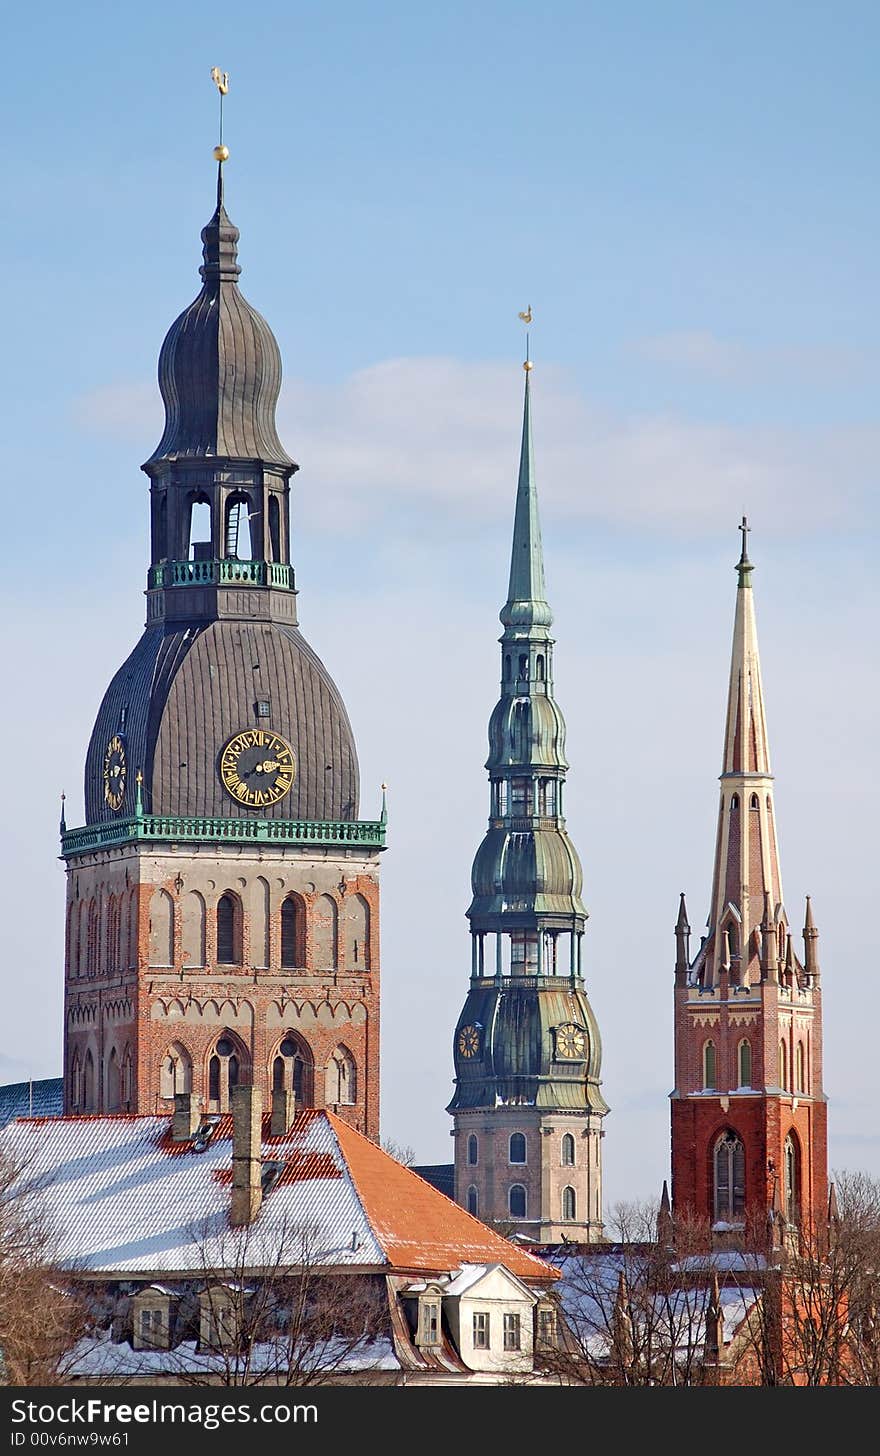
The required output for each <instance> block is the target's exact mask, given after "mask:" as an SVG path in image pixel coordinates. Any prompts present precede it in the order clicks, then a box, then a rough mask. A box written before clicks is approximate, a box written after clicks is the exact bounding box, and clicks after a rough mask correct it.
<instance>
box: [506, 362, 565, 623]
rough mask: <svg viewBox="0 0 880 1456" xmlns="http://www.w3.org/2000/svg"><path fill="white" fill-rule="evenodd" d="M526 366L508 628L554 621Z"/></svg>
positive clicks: (511, 559) (507, 615) (508, 604)
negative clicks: (548, 591) (547, 584)
mask: <svg viewBox="0 0 880 1456" xmlns="http://www.w3.org/2000/svg"><path fill="white" fill-rule="evenodd" d="M523 367H524V369H525V374H526V386H525V399H524V402H523V429H522V447H521V449H520V457H519V482H518V484H517V491H516V515H515V517H514V523H513V548H512V550H511V554H510V583H509V586H508V590H507V601H506V602H505V604H504V606H503V608H502V610H501V621H502V623H503V625H504V626H505V627H508V628H509V627H519V628H522V627H526V628H528V627H549V626H550V624H551V622H552V621H553V614H552V612H551V611H550V607H549V605H548V603H547V599H546V595H545V587H544V552H543V547H542V545H541V524H540V521H539V519H538V492H537V489H536V486H535V459H534V452H533V448H532V405H531V387H530V377H531V370H532V365H531V361H530V360H528V359H527V360H526V362H525V365H524V366H523Z"/></svg>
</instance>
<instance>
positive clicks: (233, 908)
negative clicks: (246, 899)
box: [217, 890, 241, 966]
mask: <svg viewBox="0 0 880 1456" xmlns="http://www.w3.org/2000/svg"><path fill="white" fill-rule="evenodd" d="M217 963H218V965H221V966H240V965H241V904H240V902H239V899H238V896H237V895H233V894H231V893H230V892H229V891H228V890H227V891H226V892H225V894H223V895H221V896H220V899H219V900H218V901H217Z"/></svg>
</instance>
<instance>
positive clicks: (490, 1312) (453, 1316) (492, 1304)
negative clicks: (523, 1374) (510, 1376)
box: [443, 1264, 538, 1373]
mask: <svg viewBox="0 0 880 1456" xmlns="http://www.w3.org/2000/svg"><path fill="white" fill-rule="evenodd" d="M537 1302H538V1296H537V1295H536V1294H533V1293H532V1291H531V1290H530V1289H529V1288H528V1287H527V1285H525V1284H523V1282H522V1280H521V1279H517V1277H516V1275H515V1274H511V1273H510V1271H509V1269H505V1267H504V1265H503V1264H489V1265H485V1264H464V1265H462V1267H461V1269H460V1271H459V1272H458V1274H456V1275H455V1276H454V1277H453V1278H452V1279H451V1280H450V1282H449V1284H447V1286H446V1288H445V1290H444V1293H443V1306H444V1311H445V1314H446V1318H447V1321H448V1324H449V1329H450V1333H451V1335H452V1339H453V1341H454V1343H455V1346H456V1348H457V1350H458V1353H459V1356H460V1357H461V1359H462V1361H463V1363H464V1364H465V1365H467V1366H468V1368H469V1369H470V1370H485V1371H499V1372H502V1371H504V1372H510V1373H513V1372H516V1371H528V1370H531V1369H532V1365H533V1332H532V1330H533V1323H534V1320H533V1310H534V1307H535V1305H536V1304H537Z"/></svg>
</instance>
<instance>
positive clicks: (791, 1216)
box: [783, 1133, 801, 1224]
mask: <svg viewBox="0 0 880 1456" xmlns="http://www.w3.org/2000/svg"><path fill="white" fill-rule="evenodd" d="M783 1163H784V1167H785V1217H786V1218H787V1219H788V1222H789V1223H791V1224H796V1223H798V1222H799V1221H800V1205H801V1187H800V1184H801V1170H800V1157H799V1154H798V1145H797V1141H796V1139H795V1137H794V1135H793V1134H792V1133H789V1135H788V1137H787V1138H786V1139H785V1148H784V1149H783Z"/></svg>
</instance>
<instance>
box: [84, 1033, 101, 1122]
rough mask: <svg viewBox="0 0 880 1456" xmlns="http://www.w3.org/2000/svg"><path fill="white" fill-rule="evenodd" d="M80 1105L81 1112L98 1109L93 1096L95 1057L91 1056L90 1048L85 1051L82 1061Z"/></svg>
mask: <svg viewBox="0 0 880 1456" xmlns="http://www.w3.org/2000/svg"><path fill="white" fill-rule="evenodd" d="M81 1107H82V1111H83V1112H97V1110H98V1104H97V1101H96V1097H95V1059H94V1057H93V1056H92V1052H91V1048H90V1049H89V1050H88V1051H87V1052H86V1056H85V1061H84V1062H83V1075H82V1099H81Z"/></svg>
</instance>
